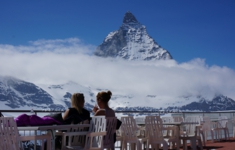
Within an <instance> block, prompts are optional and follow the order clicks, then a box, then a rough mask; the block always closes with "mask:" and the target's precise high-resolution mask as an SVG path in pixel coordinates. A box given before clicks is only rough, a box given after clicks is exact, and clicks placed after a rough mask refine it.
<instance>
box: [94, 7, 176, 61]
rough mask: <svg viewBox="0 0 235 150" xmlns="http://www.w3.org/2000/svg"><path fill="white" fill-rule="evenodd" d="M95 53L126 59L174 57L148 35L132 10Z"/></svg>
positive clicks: (101, 55)
mask: <svg viewBox="0 0 235 150" xmlns="http://www.w3.org/2000/svg"><path fill="white" fill-rule="evenodd" d="M94 55H96V56H100V57H114V58H123V59H126V60H166V59H172V56H171V54H170V53H169V52H168V51H167V50H165V49H163V48H162V47H160V46H159V45H158V44H157V43H156V42H155V41H154V39H153V38H151V37H150V36H149V35H148V33H147V31H146V27H145V26H144V25H142V24H141V23H139V22H138V21H137V19H136V18H135V16H134V15H133V14H132V13H131V12H127V13H126V14H125V16H124V18H123V23H122V26H121V27H120V28H119V29H118V30H117V31H113V32H110V33H109V34H108V36H107V37H106V38H105V39H104V41H103V43H102V44H101V45H99V46H98V47H97V49H96V51H95V52H94Z"/></svg>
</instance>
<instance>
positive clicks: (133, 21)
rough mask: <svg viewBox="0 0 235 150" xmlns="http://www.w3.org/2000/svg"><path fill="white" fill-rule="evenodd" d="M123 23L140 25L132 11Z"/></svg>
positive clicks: (127, 14)
mask: <svg viewBox="0 0 235 150" xmlns="http://www.w3.org/2000/svg"><path fill="white" fill-rule="evenodd" d="M123 23H138V21H137V19H136V18H135V16H134V15H133V14H132V13H131V12H130V11H127V12H126V14H125V16H124V18H123Z"/></svg>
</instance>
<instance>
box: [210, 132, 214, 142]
mask: <svg viewBox="0 0 235 150" xmlns="http://www.w3.org/2000/svg"><path fill="white" fill-rule="evenodd" d="M211 140H212V142H213V143H214V132H213V131H212V130H211Z"/></svg>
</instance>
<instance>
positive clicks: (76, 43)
mask: <svg viewBox="0 0 235 150" xmlns="http://www.w3.org/2000/svg"><path fill="white" fill-rule="evenodd" d="M94 49H95V46H92V45H85V44H82V43H81V42H80V40H79V39H77V38H70V39H64V40H62V39H56V40H38V41H31V42H30V44H29V45H28V46H22V45H21V46H13V45H0V54H1V55H0V75H3V76H4V75H9V76H14V77H16V78H19V79H22V80H26V81H29V82H33V83H35V84H61V83H66V82H68V81H74V82H77V83H79V84H82V85H89V86H93V87H99V88H105V89H110V90H112V91H113V93H115V92H116V91H118V92H123V93H129V94H133V95H136V96H140V97H141V96H143V95H144V96H146V95H156V96H158V97H161V98H162V97H165V98H166V99H167V98H169V97H176V96H183V95H199V94H202V95H203V94H204V95H209V96H212V95H214V94H224V95H226V96H228V97H231V98H233V99H235V93H234V89H235V72H234V70H231V69H229V68H227V67H219V66H216V65H215V66H208V65H207V64H206V63H205V60H203V59H200V58H196V59H194V60H191V61H190V62H184V63H180V64H179V63H177V62H176V61H174V60H170V61H155V62H146V61H139V62H137V61H124V60H116V59H115V60H113V59H108V58H106V59H104V58H100V57H95V56H92V55H91V54H92V52H93V51H94Z"/></svg>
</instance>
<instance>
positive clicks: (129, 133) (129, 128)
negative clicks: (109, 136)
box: [121, 116, 144, 150]
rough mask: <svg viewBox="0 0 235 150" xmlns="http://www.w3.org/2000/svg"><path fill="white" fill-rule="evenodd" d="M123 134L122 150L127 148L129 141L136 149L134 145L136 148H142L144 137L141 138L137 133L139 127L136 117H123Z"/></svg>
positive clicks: (139, 149) (137, 149)
mask: <svg viewBox="0 0 235 150" xmlns="http://www.w3.org/2000/svg"><path fill="white" fill-rule="evenodd" d="M121 121H122V125H121V134H122V138H123V140H122V150H124V149H125V150H127V143H129V144H130V145H131V146H132V147H131V148H132V149H134V147H133V146H136V148H135V149H136V150H141V146H142V144H143V141H144V139H142V140H139V139H138V137H137V135H136V133H137V131H138V128H137V126H136V122H135V119H134V118H133V117H132V116H128V117H121Z"/></svg>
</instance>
